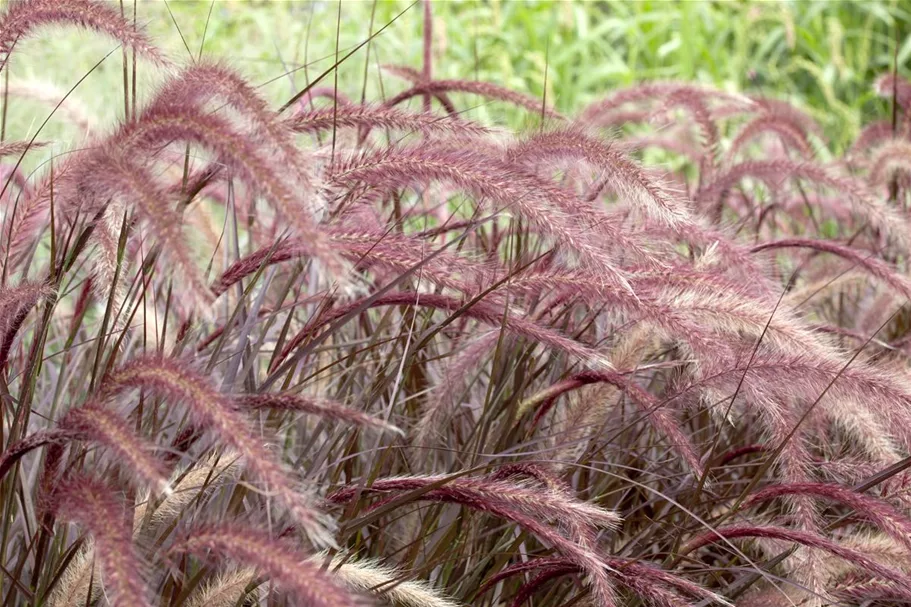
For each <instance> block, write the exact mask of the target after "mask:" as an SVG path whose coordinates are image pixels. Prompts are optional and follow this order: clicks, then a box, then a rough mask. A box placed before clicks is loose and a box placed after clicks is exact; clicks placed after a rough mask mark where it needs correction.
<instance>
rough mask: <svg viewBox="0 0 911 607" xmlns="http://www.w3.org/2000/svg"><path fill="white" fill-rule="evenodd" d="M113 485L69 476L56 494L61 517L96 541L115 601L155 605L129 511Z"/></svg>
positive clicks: (109, 593)
mask: <svg viewBox="0 0 911 607" xmlns="http://www.w3.org/2000/svg"><path fill="white" fill-rule="evenodd" d="M115 495H116V490H115V489H113V488H112V487H110V486H108V485H106V484H104V483H101V482H99V481H97V480H94V479H92V478H89V477H75V478H71V479H68V480H67V481H66V482H65V483H64V484H63V485H62V486H60V487H57V489H56V491H55V493H54V499H55V503H56V510H57V514H58V516H60V517H61V518H63V519H65V520H69V521H73V522H75V523H77V524H78V525H80V526H81V527H83V528H85V529H86V530H87V531H88V532H89V533H90V534H91V535H92V539H93V540H94V545H95V558H96V559H97V561H98V563H99V565H100V568H101V572H100V575H101V577H102V578H103V580H104V585H105V590H106V593H107V596H108V598H109V599H110V600H111V602H112V603H113V604H118V605H121V604H124V605H136V607H146V606H151V605H152V603H151V602H150V601H149V598H148V595H149V593H148V590H147V589H146V587H145V583H144V582H143V579H142V575H143V573H142V572H143V567H142V566H141V565H140V562H139V559H138V558H137V555H136V551H135V548H134V546H133V542H132V530H131V528H130V524H129V522H128V520H129V519H128V514H129V513H128V512H127V510H126V508H125V507H124V504H123V502H122V501H121V500H118V499H117V498H116V497H115Z"/></svg>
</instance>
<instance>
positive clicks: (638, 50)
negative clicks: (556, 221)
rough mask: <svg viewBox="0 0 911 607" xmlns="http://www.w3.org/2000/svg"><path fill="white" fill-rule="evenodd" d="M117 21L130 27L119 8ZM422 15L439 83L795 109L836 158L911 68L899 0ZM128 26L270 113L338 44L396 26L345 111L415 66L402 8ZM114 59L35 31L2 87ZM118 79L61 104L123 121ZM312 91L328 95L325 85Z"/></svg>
mask: <svg viewBox="0 0 911 607" xmlns="http://www.w3.org/2000/svg"><path fill="white" fill-rule="evenodd" d="M114 1H115V3H116V4H118V5H119V3H118V2H117V1H116V0H114ZM123 7H124V10H125V12H126V14H127V15H132V12H133V2H132V0H125V1H124V4H123ZM433 9H434V59H435V65H434V76H435V77H437V78H464V79H480V80H490V81H494V82H496V83H499V84H503V85H506V86H508V87H511V88H513V89H516V90H521V91H525V92H528V93H530V94H532V95H535V96H539V97H540V96H541V95H543V94H544V90H545V86H546V95H547V99H548V100H549V102H551V103H553V104H554V105H555V106H556V107H557V108H558V109H560V110H561V111H563V112H566V113H572V112H573V111H575V110H577V109H579V108H581V107H582V105H584V104H585V103H588V102H590V101H592V100H594V99H596V98H598V97H599V96H601V95H604V94H605V93H607V92H609V91H611V90H612V89H615V88H617V87H623V86H627V85H630V84H633V83H635V82H638V81H642V80H649V79H684V80H697V81H701V82H705V83H711V84H714V85H716V86H719V87H722V88H724V89H728V90H736V91H752V92H762V93H765V94H769V95H774V96H777V97H781V98H785V99H789V100H791V101H793V102H796V103H798V104H799V105H802V106H804V107H806V108H808V109H809V110H810V111H811V113H812V114H813V115H814V116H815V117H816V118H817V119H818V120H819V121H820V123H821V124H822V125H823V126H824V128H825V129H826V132H827V135H828V136H829V138H830V139H831V140H832V142H833V147H834V148H835V149H839V148H841V147H843V146H844V145H845V144H846V142H848V141H850V140H851V139H852V138H853V137H854V136H855V135H856V133H857V130H858V128H859V126H860V125H861V124H863V123H864V122H867V121H869V120H871V119H873V118H874V117H882V116H883V115H884V114H885V113H887V112H888V103H887V102H886V101H884V100H882V99H878V98H877V97H876V96H875V95H874V94H873V91H872V90H871V84H872V82H873V80H874V78H875V77H876V76H877V75H879V74H881V73H883V72H885V71H888V70H891V69H892V65H893V61H894V55H895V53H896V50H897V55H898V57H897V58H898V65H899V66H900V67H899V71H900V72H901V73H902V74H903V75H905V76H906V77H907V76H908V75H909V64H911V2H909V1H907V0H902V1H899V0H878V1H863V0H857V1H850V0H849V1H834V0H833V1H825V0H816V1H781V2H734V1H726V2H714V1H707V0H692V1H680V2H676V1H671V0H664V1H649V0H642V1H626V2H617V1H606V2H581V1H580V2H570V1H557V2H543V1H537V2H533V1H524V0H483V1H481V0H466V1H461V2H455V1H445V0H438V1H437V2H435V3H434V5H433ZM136 11H137V19H138V21H139V22H140V23H142V24H144V26H145V27H146V29H147V30H148V32H149V33H150V34H151V36H152V38H153V39H154V40H155V41H157V42H158V43H159V44H160V45H161V46H162V47H163V48H164V49H166V51H167V53H168V55H169V56H170V57H171V58H172V59H174V60H175V61H177V62H178V63H182V62H189V61H191V60H192V58H195V57H198V56H199V53H200V49H201V50H202V55H203V56H205V57H210V58H214V57H218V58H222V59H224V60H225V61H226V62H228V63H229V64H230V65H232V66H234V67H236V68H237V69H239V70H240V71H241V72H243V73H244V74H246V75H247V76H248V77H249V78H250V79H251V80H252V81H253V82H254V83H256V84H259V85H262V89H261V90H262V91H263V92H264V94H265V95H266V96H267V97H268V98H270V99H271V100H273V101H275V102H281V101H284V100H286V99H287V98H288V97H290V95H291V94H292V92H293V91H295V90H298V89H299V88H300V87H302V86H304V85H305V84H306V83H307V82H308V81H310V80H312V79H313V78H314V77H316V76H317V75H318V74H319V73H321V72H322V71H324V70H325V69H327V68H328V67H330V66H331V65H332V64H333V62H334V58H335V52H336V33H337V30H338V47H339V51H340V53H341V54H344V53H345V52H346V51H347V50H348V49H351V48H353V47H354V46H356V45H357V44H359V43H360V42H362V41H364V40H365V39H366V38H367V37H368V36H369V34H370V32H371V31H376V30H378V29H380V28H381V27H382V26H384V25H386V24H387V23H389V22H390V21H392V20H393V19H395V18H396V16H398V19H397V20H396V21H395V23H393V24H392V25H390V26H389V27H387V28H386V29H385V30H384V31H383V32H382V33H381V34H380V35H379V36H377V37H376V38H375V39H374V40H373V41H372V43H371V44H370V48H369V57H368V54H367V48H366V47H365V48H362V49H361V50H360V51H358V52H357V53H356V54H354V55H353V56H352V57H351V58H350V59H349V60H347V61H346V62H345V63H344V64H343V65H342V66H341V68H340V69H339V73H338V85H339V88H340V89H341V90H342V91H344V92H345V93H347V94H348V95H350V96H352V97H354V98H357V99H359V98H360V96H361V92H362V88H363V86H364V82H365V80H366V94H367V96H368V98H373V99H378V98H381V97H383V96H387V97H388V96H389V95H390V94H391V93H392V92H397V91H399V90H402V88H403V87H404V84H403V83H402V82H401V81H400V80H398V79H396V78H394V77H392V76H391V75H389V74H388V73H382V72H380V70H379V65H380V64H383V63H399V64H406V65H411V66H414V67H419V66H420V60H421V59H420V58H421V44H422V42H421V28H422V11H421V6H420V4H414V5H412V3H411V2H409V1H401V0H379V1H376V2H373V1H372V0H343V1H342V2H341V4H339V3H338V2H328V1H322V0H318V1H295V0H290V1H274V2H262V1H259V2H254V1H249V2H240V1H223V0H216V1H215V2H214V3H212V2H210V1H201V0H200V1H186V0H184V1H172V2H167V3H165V2H162V1H140V2H138V5H137V6H136ZM210 11H211V13H210ZM207 22H208V25H207ZM337 23H338V24H340V26H339V27H338V28H337ZM204 32H205V43H204V44H202V41H203V33H204ZM113 48H116V44H115V43H114V42H113V41H111V40H109V39H105V38H103V37H99V36H96V35H92V34H89V33H85V32H76V31H74V30H73V29H69V28H67V29H48V30H45V31H43V32H42V33H41V35H40V36H39V37H38V38H36V39H32V40H29V41H28V42H26V43H23V44H21V45H20V47H19V48H18V50H17V53H16V54H15V55H14V57H13V61H12V67H11V70H10V74H11V76H10V77H11V82H32V83H34V82H43V83H52V84H54V85H56V86H57V87H59V88H60V89H62V90H63V91H65V90H66V89H68V88H70V87H71V86H72V85H73V84H75V82H76V81H77V80H78V79H79V78H80V77H81V76H82V75H84V74H85V73H86V72H87V71H88V70H89V69H90V68H91V67H92V65H93V64H95V63H96V62H97V61H98V60H99V59H100V58H101V57H103V56H104V55H105V54H106V53H107V52H109V51H110V50H111V49H113ZM365 68H366V71H365ZM121 70H122V57H121V53H120V52H119V51H117V52H115V53H114V54H112V55H111V56H110V57H109V58H108V59H107V60H106V61H105V62H104V63H103V64H102V65H101V66H100V67H99V69H97V70H96V71H95V72H93V73H92V74H91V75H90V76H89V77H88V78H87V79H86V80H85V82H84V83H83V84H81V85H80V86H79V87H78V88H77V90H76V91H75V93H74V97H75V98H76V99H77V100H78V101H79V102H80V103H81V104H82V105H83V106H84V109H85V111H86V112H87V113H89V114H91V115H92V116H94V117H95V119H96V120H97V121H98V123H100V124H105V123H109V122H110V121H112V120H114V119H116V118H118V117H120V116H122V114H123V88H122V87H123V83H122V71H121ZM292 71H293V73H289V72H292ZM365 73H366V79H365ZM161 77H162V74H161V73H159V72H156V71H155V70H154V69H153V68H151V67H149V66H148V65H143V64H142V63H141V62H140V65H139V78H140V82H141V85H140V90H145V91H146V95H148V91H149V90H150V88H149V87H148V86H146V85H154V83H155V82H157V81H159V80H160V79H161ZM324 82H325V83H326V84H329V85H332V84H333V76H330V77H329V78H328V79H327V80H326V81H324ZM545 82H546V85H545ZM414 103H415V107H417V106H418V105H419V104H420V99H415V100H414ZM465 105H467V106H469V107H472V108H473V109H471V110H470V113H471V115H472V116H475V117H477V118H478V119H480V120H488V119H498V120H503V119H505V120H507V122H508V123H510V124H511V125H513V126H521V120H523V119H524V118H522V117H520V116H519V114H518V113H510V111H509V110H508V108H503V107H501V105H500V104H484V103H482V102H481V101H480V100H474V102H472V101H468V103H466V104H465ZM465 105H463V107H464V106H465ZM497 112H501V113H502V114H495V113H497ZM45 115H46V111H45ZM41 119H43V115H41V114H40V112H36V111H35V108H34V107H33V106H32V105H31V104H22V103H19V102H13V103H11V106H10V118H9V127H8V132H9V136H13V137H18V136H24V135H26V134H28V133H30V132H33V130H34V129H35V128H36V123H40V120H41ZM50 128H51V130H52V131H54V130H56V129H65V128H66V127H65V126H63V125H62V124H61V125H50Z"/></svg>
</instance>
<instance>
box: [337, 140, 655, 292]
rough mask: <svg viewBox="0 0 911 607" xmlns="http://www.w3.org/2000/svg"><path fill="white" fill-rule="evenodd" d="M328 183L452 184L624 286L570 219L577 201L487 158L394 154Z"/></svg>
mask: <svg viewBox="0 0 911 607" xmlns="http://www.w3.org/2000/svg"><path fill="white" fill-rule="evenodd" d="M330 179H331V181H332V182H334V183H335V184H338V185H343V186H348V187H352V186H355V185H357V184H359V183H365V184H367V185H368V186H369V187H372V188H381V189H382V190H384V191H390V190H396V189H401V188H405V187H409V186H416V185H420V184H424V183H427V182H430V181H445V182H450V183H453V184H454V185H456V186H458V187H460V188H463V189H465V190H467V191H469V192H471V193H472V194H473V195H475V196H476V197H478V198H479V199H481V200H490V201H493V202H494V203H496V204H497V206H498V207H500V208H505V209H508V210H510V211H512V212H514V213H516V214H517V215H519V216H520V217H522V218H524V219H526V220H528V221H529V222H531V223H532V224H533V225H535V226H536V227H537V228H538V229H540V230H541V232H542V233H544V234H546V235H548V236H551V237H553V238H554V239H555V240H557V242H558V243H561V244H563V245H565V246H566V247H567V248H568V249H569V250H570V251H572V252H574V253H576V254H578V255H579V256H580V257H581V260H582V262H583V263H585V264H588V265H590V266H592V267H593V268H594V269H596V270H597V272H598V273H599V274H600V278H601V279H602V280H604V281H606V282H616V283H618V284H621V285H625V284H626V281H625V278H624V277H623V273H622V272H621V271H620V270H618V268H616V267H615V263H614V262H613V260H611V259H610V257H609V256H608V255H607V254H606V253H605V250H604V247H603V246H600V245H599V244H597V243H595V242H593V237H592V235H590V234H589V233H586V231H584V229H583V228H582V227H581V226H579V225H578V222H577V221H576V220H575V218H574V217H573V214H575V213H578V212H579V211H580V210H581V208H582V205H581V204H580V202H579V200H578V199H577V198H575V197H574V196H572V195H571V194H570V193H569V192H566V191H564V190H562V189H561V188H559V187H558V186H556V185H555V184H553V183H552V182H549V181H547V180H545V179H542V178H540V177H538V176H537V175H535V174H533V173H530V172H528V171H525V170H522V169H521V168H520V167H517V166H515V165H514V164H511V163H507V162H504V161H502V160H500V159H498V158H495V157H493V156H491V155H488V154H481V153H478V152H477V151H476V150H472V149H467V148H461V149H456V148H454V147H451V146H443V145H435V144H432V143H428V144H424V145H421V146H415V147H403V148H393V149H387V150H381V151H379V152H374V153H370V154H367V155H359V156H356V157H354V158H352V159H350V160H348V161H346V162H344V163H342V164H341V165H339V166H337V167H335V168H334V169H333V171H332V175H331V178H330ZM601 228H602V229H601V230H600V232H602V233H609V234H610V235H611V238H612V239H613V240H612V241H611V242H612V244H614V245H615V246H625V247H627V248H628V250H629V251H636V250H637V249H638V248H639V247H637V246H636V245H635V244H633V242H632V241H631V239H630V238H628V237H626V236H624V235H623V234H622V233H621V231H620V230H617V229H615V228H611V227H609V226H607V225H605V224H603V223H602V224H601ZM599 236H601V234H599Z"/></svg>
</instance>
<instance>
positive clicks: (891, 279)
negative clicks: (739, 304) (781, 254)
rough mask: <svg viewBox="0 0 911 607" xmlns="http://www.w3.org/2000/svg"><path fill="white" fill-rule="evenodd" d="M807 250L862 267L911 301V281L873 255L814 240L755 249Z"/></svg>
mask: <svg viewBox="0 0 911 607" xmlns="http://www.w3.org/2000/svg"><path fill="white" fill-rule="evenodd" d="M789 248H805V249H811V250H815V251H820V252H823V253H831V254H833V255H837V256H838V257H841V258H843V259H845V260H847V261H850V262H851V263H852V264H853V265H855V266H860V267H861V268H863V269H864V270H866V271H867V272H869V273H870V275H872V276H875V277H876V278H878V279H880V280H881V281H883V282H884V283H886V284H887V285H889V286H890V287H891V288H893V289H895V290H896V291H897V292H898V293H900V294H901V295H902V296H903V297H905V298H908V299H911V280H909V279H908V278H906V277H905V276H904V275H902V274H900V273H899V272H898V271H897V270H896V269H895V268H893V267H891V266H890V265H889V264H887V263H886V262H884V261H882V260H879V259H877V258H876V257H874V256H873V254H872V253H869V252H866V251H860V250H857V249H855V248H853V247H848V246H845V245H842V244H839V243H837V242H832V241H831V240H816V239H812V238H783V239H781V240H776V241H772V242H764V243H762V244H759V245H756V246H755V247H753V249H752V250H753V251H754V252H759V251H766V250H777V249H789Z"/></svg>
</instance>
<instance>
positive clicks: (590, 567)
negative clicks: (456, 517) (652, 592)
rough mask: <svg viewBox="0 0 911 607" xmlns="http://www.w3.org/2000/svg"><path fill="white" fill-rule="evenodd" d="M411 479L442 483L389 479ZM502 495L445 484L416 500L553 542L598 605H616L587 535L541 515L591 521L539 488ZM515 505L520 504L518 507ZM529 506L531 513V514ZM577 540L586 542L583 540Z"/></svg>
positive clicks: (348, 491) (356, 490)
mask: <svg viewBox="0 0 911 607" xmlns="http://www.w3.org/2000/svg"><path fill="white" fill-rule="evenodd" d="M410 480H416V482H417V485H418V487H423V488H428V485H430V484H431V483H439V482H440V481H439V480H427V479H390V482H391V483H392V486H396V483H399V482H401V483H403V484H406V483H408V482H409V481H410ZM378 482H381V481H378ZM482 484H485V485H486V486H487V488H493V487H492V486H491V485H489V484H487V482H486V481H482ZM503 484H504V483H502V482H499V483H494V485H493V486H496V487H497V488H501V487H499V486H500V485H503ZM376 486H377V485H376V482H375V483H374V484H373V485H372V486H371V487H368V488H364V487H360V486H358V487H348V488H344V489H341V490H339V491H337V492H335V493H333V494H332V495H330V496H329V499H330V500H332V501H334V502H347V501H349V500H351V499H352V498H353V497H354V496H355V495H358V494H360V492H361V491H363V490H367V491H373V490H374V489H373V487H376ZM407 486H410V485H407ZM430 486H433V485H430ZM380 487H382V485H380ZM376 490H379V489H376ZM502 497H503V494H502V493H500V494H495V495H490V494H488V493H487V492H486V491H481V492H477V491H471V490H464V489H463V490H460V489H459V487H458V486H454V487H453V486H449V484H443V485H442V486H441V487H440V488H438V489H430V490H429V491H425V492H422V493H421V494H420V495H417V496H415V498H414V499H415V500H418V501H420V500H424V501H426V500H430V501H439V502H448V503H456V504H460V505H463V506H466V507H469V508H472V509H474V510H479V511H482V512H486V513H488V514H492V515H494V516H497V517H500V518H503V519H506V520H508V521H511V522H513V523H515V524H517V525H519V526H520V527H522V528H523V529H525V530H526V531H528V532H529V533H531V534H532V535H535V536H537V537H538V538H540V539H541V540H543V541H545V542H547V543H549V544H550V545H552V546H553V547H554V548H555V549H556V550H558V551H559V552H560V553H561V554H563V555H564V556H565V557H566V558H567V559H569V560H570V561H571V562H573V563H574V564H575V565H577V566H578V567H580V568H581V569H582V570H583V571H585V573H586V575H587V576H588V578H589V583H590V584H591V587H592V592H593V594H594V597H595V600H596V601H597V602H598V604H599V605H601V607H612V606H613V605H615V604H616V602H615V598H614V590H613V587H612V584H611V583H610V576H609V574H608V570H607V567H606V564H605V563H604V560H603V559H602V558H601V557H600V556H599V555H597V554H596V553H595V552H594V551H593V550H592V549H591V548H589V546H588V543H589V542H588V541H587V540H586V539H585V538H575V539H570V538H567V537H566V536H564V535H563V534H562V533H560V532H558V531H557V530H555V529H554V528H552V527H550V526H549V525H547V524H545V523H542V522H541V521H540V520H539V519H538V517H539V516H545V517H550V516H555V515H557V514H560V513H564V519H566V522H568V523H569V524H572V525H574V526H577V525H579V524H581V525H583V528H587V527H589V526H590V523H589V522H588V521H586V520H585V519H579V518H576V517H574V516H571V517H569V518H568V519H567V518H566V517H565V512H566V510H565V509H558V510H557V512H553V509H552V508H551V506H553V503H551V502H550V501H549V499H547V498H548V496H544V497H545V499H541V497H542V494H541V492H540V491H537V492H532V494H531V495H525V496H516V497H519V498H520V499H518V500H516V499H510V497H512V496H510V495H506V498H505V499H502ZM516 502H517V503H516ZM559 503H560V504H561V506H564V507H565V506H566V500H559ZM516 506H519V507H518V508H517V507H516ZM529 509H530V512H531V513H529ZM602 512H603V513H604V515H607V514H609V513H608V512H607V511H602ZM605 522H606V521H605ZM578 540H583V541H582V542H581V543H580V542H579V541H578Z"/></svg>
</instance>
